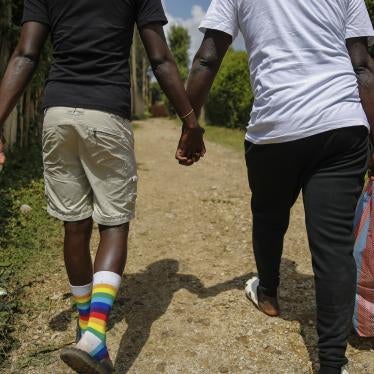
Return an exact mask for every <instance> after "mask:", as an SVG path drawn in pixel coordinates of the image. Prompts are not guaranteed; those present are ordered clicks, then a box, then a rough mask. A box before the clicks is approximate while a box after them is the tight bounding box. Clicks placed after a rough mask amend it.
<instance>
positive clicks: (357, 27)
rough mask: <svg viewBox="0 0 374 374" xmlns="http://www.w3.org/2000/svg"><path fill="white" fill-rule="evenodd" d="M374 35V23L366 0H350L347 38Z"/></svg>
mask: <svg viewBox="0 0 374 374" xmlns="http://www.w3.org/2000/svg"><path fill="white" fill-rule="evenodd" d="M362 36H374V30H373V25H372V23H371V20H370V16H369V12H368V10H367V8H366V5H365V1H364V0H348V12H347V22H346V31H345V38H346V39H350V38H358V37H362Z"/></svg>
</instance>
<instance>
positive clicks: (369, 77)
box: [347, 38, 374, 135]
mask: <svg viewBox="0 0 374 374" xmlns="http://www.w3.org/2000/svg"><path fill="white" fill-rule="evenodd" d="M347 49H348V52H349V55H350V57H351V61H352V65H353V69H354V71H355V73H356V75H357V82H358V88H359V92H360V98H361V102H362V106H363V108H364V111H365V113H366V116H367V119H368V121H369V123H370V129H371V134H372V135H373V133H374V60H373V59H372V57H371V56H370V54H369V50H368V41H367V38H352V39H348V40H347Z"/></svg>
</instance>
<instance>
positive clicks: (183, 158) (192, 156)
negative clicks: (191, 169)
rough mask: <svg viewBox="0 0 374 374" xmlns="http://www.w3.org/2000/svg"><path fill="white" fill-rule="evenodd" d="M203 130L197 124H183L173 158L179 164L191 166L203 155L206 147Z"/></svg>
mask: <svg viewBox="0 0 374 374" xmlns="http://www.w3.org/2000/svg"><path fill="white" fill-rule="evenodd" d="M204 132H205V130H204V129H203V128H202V127H200V126H199V125H196V126H193V127H188V126H186V125H183V127H182V135H181V138H180V140H179V144H178V148H177V152H176V154H175V158H176V159H177V160H178V161H179V164H180V165H184V166H191V165H193V164H194V163H195V162H198V161H199V160H200V157H204V155H205V152H206V149H205V144H204V139H203V135H204Z"/></svg>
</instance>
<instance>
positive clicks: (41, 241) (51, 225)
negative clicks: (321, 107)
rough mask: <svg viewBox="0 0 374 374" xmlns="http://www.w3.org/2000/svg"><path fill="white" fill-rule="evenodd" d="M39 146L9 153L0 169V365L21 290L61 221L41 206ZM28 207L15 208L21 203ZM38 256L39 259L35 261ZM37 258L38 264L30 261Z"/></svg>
mask: <svg viewBox="0 0 374 374" xmlns="http://www.w3.org/2000/svg"><path fill="white" fill-rule="evenodd" d="M42 175H43V171H42V161H41V151H40V149H39V147H37V146H34V147H32V148H31V149H29V150H23V151H18V152H15V153H14V154H13V155H10V156H9V158H8V162H7V164H6V166H5V168H4V170H3V171H2V172H1V173H0V287H1V288H4V289H6V290H7V293H8V294H7V295H6V296H0V368H1V367H2V366H4V365H5V364H6V358H7V354H8V352H9V350H10V349H12V348H14V347H15V345H16V344H17V342H16V341H15V340H14V339H13V338H12V334H11V333H12V331H13V330H14V326H15V319H16V315H17V313H19V312H21V300H22V293H23V289H24V287H25V286H28V285H30V283H32V281H33V279H34V278H35V276H36V275H37V274H39V273H40V272H43V271H44V270H45V269H47V267H48V262H50V261H52V256H53V254H55V253H56V248H58V246H59V245H60V244H58V245H57V243H58V242H59V241H61V239H60V232H61V231H60V230H61V225H60V224H59V223H58V222H57V221H55V220H53V219H51V218H50V217H48V215H47V213H46V208H45V205H46V204H45V199H44V185H43V178H42ZM24 204H27V205H28V206H30V207H31V211H29V212H28V213H21V206H22V205H24ZM41 260H42V261H41ZM41 262H42V263H43V268H44V266H45V269H41V268H40V266H35V264H36V263H41Z"/></svg>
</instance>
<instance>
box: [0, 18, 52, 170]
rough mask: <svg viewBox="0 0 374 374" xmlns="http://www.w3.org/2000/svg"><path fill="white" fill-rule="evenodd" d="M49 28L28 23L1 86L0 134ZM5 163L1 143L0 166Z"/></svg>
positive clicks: (22, 89) (32, 69)
mask: <svg viewBox="0 0 374 374" xmlns="http://www.w3.org/2000/svg"><path fill="white" fill-rule="evenodd" d="M48 33H49V27H48V26H46V25H44V24H42V23H38V22H26V23H25V24H24V25H23V26H22V29H21V36H20V40H19V42H18V45H17V47H16V49H15V50H14V52H13V54H12V57H11V58H10V61H9V64H8V67H7V69H6V71H5V75H4V77H3V79H2V81H1V84H0V133H1V131H2V127H3V125H4V123H5V121H6V119H7V118H8V116H9V114H10V113H11V112H12V110H13V109H14V107H15V106H16V104H17V101H18V100H19V98H20V97H21V96H22V94H23V92H24V90H25V88H26V87H27V84H28V83H29V82H30V80H31V78H32V76H33V74H34V72H35V70H36V68H37V66H38V62H39V58H40V54H41V51H42V48H43V46H44V43H45V41H46V39H47V37H48ZM4 162H5V156H4V153H3V144H2V142H1V141H0V166H1V165H3V164H4Z"/></svg>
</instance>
